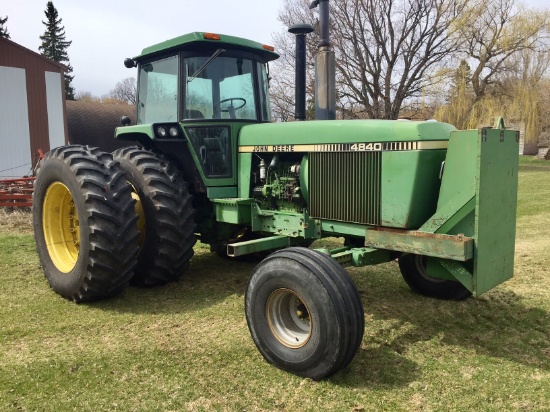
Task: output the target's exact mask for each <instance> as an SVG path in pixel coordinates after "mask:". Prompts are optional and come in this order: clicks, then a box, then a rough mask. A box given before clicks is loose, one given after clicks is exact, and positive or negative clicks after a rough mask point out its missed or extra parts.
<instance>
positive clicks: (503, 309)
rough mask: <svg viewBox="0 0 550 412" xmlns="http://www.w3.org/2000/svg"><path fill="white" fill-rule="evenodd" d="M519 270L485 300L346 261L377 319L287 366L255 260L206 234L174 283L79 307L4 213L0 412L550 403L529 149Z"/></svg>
mask: <svg viewBox="0 0 550 412" xmlns="http://www.w3.org/2000/svg"><path fill="white" fill-rule="evenodd" d="M519 179H520V189H519V190H520V192H519V201H518V220H517V248H516V249H517V251H516V270H515V277H514V278H513V279H512V280H510V281H508V282H506V283H504V284H503V285H500V286H499V287H497V288H495V289H494V290H492V291H490V292H488V293H486V294H484V295H482V296H481V297H478V298H472V299H468V300H466V301H463V302H445V301H438V300H433V299H427V298H423V297H421V296H418V295H415V294H413V293H412V292H411V291H410V290H409V289H408V287H407V286H406V285H405V283H404V282H403V281H402V279H401V276H400V274H399V270H398V267H397V264H396V263H393V262H392V263H388V264H384V265H380V266H376V267H366V268H350V269H349V273H350V274H351V276H352V277H353V279H354V280H355V282H356V284H357V286H358V288H359V290H360V291H361V295H362V299H363V304H364V306H365V316H366V328H365V337H364V339H363V343H362V347H361V349H360V351H359V353H358V355H357V357H356V358H355V360H354V361H353V362H352V364H351V365H350V367H348V368H347V369H346V370H344V371H342V372H340V373H338V374H336V375H335V376H333V377H331V378H330V379H327V380H325V381H321V382H313V381H311V380H308V379H303V378H299V377H296V376H293V375H290V374H288V373H285V372H282V371H280V370H278V369H276V368H274V367H272V366H271V365H269V364H267V363H266V362H265V361H264V360H263V358H262V357H261V355H260V354H259V352H258V351H257V350H256V348H255V346H254V344H253V342H252V340H251V338H250V335H249V333H248V329H247V326H246V320H245V317H244V307H243V306H244V304H243V294H244V291H245V288H246V282H247V278H248V275H249V273H250V271H251V270H252V269H253V267H254V265H253V264H251V263H239V262H228V261H226V260H222V259H220V258H219V257H217V256H216V255H214V254H212V253H210V252H209V250H208V248H207V247H206V246H199V247H197V249H196V255H195V257H194V258H193V261H192V265H191V268H190V270H189V272H188V273H187V274H186V276H185V278H184V279H182V280H181V281H180V282H178V283H173V284H169V285H167V286H164V287H158V288H154V289H138V288H134V287H130V288H128V289H127V290H126V291H124V292H123V293H122V294H121V295H120V296H118V297H116V298H114V299H110V300H106V301H102V302H97V303H93V304H82V305H76V304H74V303H72V302H69V301H67V300H64V299H62V298H61V297H59V296H58V295H56V294H55V293H53V292H52V291H51V290H50V289H49V287H48V285H47V283H46V281H45V279H44V277H43V274H42V270H41V268H40V267H39V263H38V258H37V255H36V252H35V249H34V240H33V237H32V227H31V221H30V217H29V214H28V213H15V214H14V213H6V212H5V211H0V223H1V226H0V227H1V228H0V276H1V278H0V280H1V282H0V348H1V350H0V410H1V411H69V410H81V411H209V410H227V411H234V410H242V411H270V410H277V411H319V410H336V411H380V410H388V411H543V410H550V315H549V314H550V270H549V266H548V260H549V259H548V258H549V257H550V240H549V239H550V237H549V233H550V213H549V211H548V205H549V204H550V162H547V161H546V162H544V161H536V160H532V159H522V160H521V170H520V176H519Z"/></svg>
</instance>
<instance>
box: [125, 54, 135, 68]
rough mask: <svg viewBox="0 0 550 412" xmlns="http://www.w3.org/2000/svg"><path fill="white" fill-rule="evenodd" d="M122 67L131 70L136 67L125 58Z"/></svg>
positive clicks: (131, 61) (130, 60)
mask: <svg viewBox="0 0 550 412" xmlns="http://www.w3.org/2000/svg"><path fill="white" fill-rule="evenodd" d="M124 66H125V67H126V68H128V69H131V68H133V67H136V62H135V61H133V60H132V59H130V58H129V57H127V58H125V59H124Z"/></svg>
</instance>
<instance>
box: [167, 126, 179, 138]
mask: <svg viewBox="0 0 550 412" xmlns="http://www.w3.org/2000/svg"><path fill="white" fill-rule="evenodd" d="M168 133H170V136H172V137H178V135H179V131H178V128H177V127H173V126H172V127H171V128H170V130H169V131H168Z"/></svg>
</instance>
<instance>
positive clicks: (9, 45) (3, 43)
mask: <svg viewBox="0 0 550 412" xmlns="http://www.w3.org/2000/svg"><path fill="white" fill-rule="evenodd" d="M4 48H6V49H12V50H16V51H17V52H19V53H24V54H27V55H29V56H31V57H32V58H36V59H40V60H42V61H43V63H45V64H48V65H50V66H52V69H55V70H56V71H62V72H65V71H67V66H65V65H64V64H61V63H57V62H54V61H53V60H51V59H48V58H47V57H45V56H42V55H41V54H39V53H37V52H35V51H32V50H30V49H27V48H26V47H23V46H21V45H20V44H18V43H16V42H14V41H11V40H9V39H6V38H5V37H0V50H2V49H4ZM8 57H9V54H7V53H3V52H2V53H0V65H6V64H9V62H4V59H7V58H8Z"/></svg>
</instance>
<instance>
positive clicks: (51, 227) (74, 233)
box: [42, 182, 80, 273]
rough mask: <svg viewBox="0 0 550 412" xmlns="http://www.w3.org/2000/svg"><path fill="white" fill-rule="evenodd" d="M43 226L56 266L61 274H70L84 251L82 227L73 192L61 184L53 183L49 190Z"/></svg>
mask: <svg viewBox="0 0 550 412" xmlns="http://www.w3.org/2000/svg"><path fill="white" fill-rule="evenodd" d="M42 227H43V231H44V238H45V241H46V247H47V249H48V253H49V255H50V258H51V260H52V262H53V264H54V265H55V267H56V268H57V269H58V270H59V271H60V272H63V273H69V272H70V271H71V270H73V269H74V267H75V265H76V261H77V259H78V254H79V252H80V224H79V221H78V212H77V210H76V206H75V203H74V200H73V197H72V195H71V192H70V191H69V189H68V188H67V186H65V185H64V184H63V183H61V182H54V183H52V184H51V185H50V187H48V190H47V191H46V195H45V197H44V203H43V206H42Z"/></svg>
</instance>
